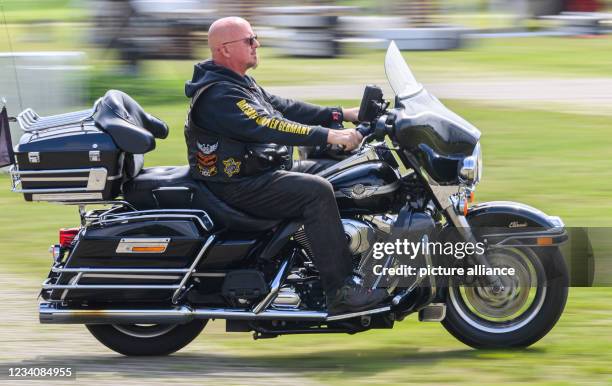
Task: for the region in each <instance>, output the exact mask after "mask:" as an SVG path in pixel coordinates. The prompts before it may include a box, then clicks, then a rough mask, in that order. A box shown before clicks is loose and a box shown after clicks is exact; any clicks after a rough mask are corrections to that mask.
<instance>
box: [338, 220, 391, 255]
mask: <svg viewBox="0 0 612 386" xmlns="http://www.w3.org/2000/svg"><path fill="white" fill-rule="evenodd" d="M364 220H365V221H361V220H353V219H342V226H343V227H344V235H345V236H346V239H347V242H348V246H349V250H350V251H351V254H352V255H359V256H366V255H367V254H368V253H369V252H370V250H371V249H372V247H373V245H374V243H375V242H376V241H380V239H382V238H384V237H386V236H387V235H388V234H389V233H391V226H392V225H393V223H394V222H395V216H389V215H381V216H367V218H365V219H364Z"/></svg>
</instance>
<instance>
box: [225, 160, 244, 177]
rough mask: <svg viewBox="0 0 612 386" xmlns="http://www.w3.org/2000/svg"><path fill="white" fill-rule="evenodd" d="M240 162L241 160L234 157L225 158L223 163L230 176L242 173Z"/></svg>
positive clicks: (226, 172)
mask: <svg viewBox="0 0 612 386" xmlns="http://www.w3.org/2000/svg"><path fill="white" fill-rule="evenodd" d="M240 164H241V162H240V161H236V160H235V159H233V158H228V159H226V160H223V165H224V166H225V167H224V168H223V171H225V174H227V176H228V177H232V176H233V175H234V174H238V173H240Z"/></svg>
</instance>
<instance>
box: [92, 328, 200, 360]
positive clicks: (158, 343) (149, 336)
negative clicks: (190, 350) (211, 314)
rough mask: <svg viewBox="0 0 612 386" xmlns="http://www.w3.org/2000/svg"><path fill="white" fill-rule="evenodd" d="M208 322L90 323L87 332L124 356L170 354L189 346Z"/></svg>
mask: <svg viewBox="0 0 612 386" xmlns="http://www.w3.org/2000/svg"><path fill="white" fill-rule="evenodd" d="M206 322H208V321H207V320H193V321H191V322H189V323H186V324H89V325H87V326H86V327H87V329H88V330H89V332H91V333H92V335H93V336H94V337H95V338H96V339H97V340H98V341H99V342H100V343H102V344H103V345H105V346H106V347H108V348H110V349H111V350H113V351H116V352H118V353H120V354H123V355H128V356H157V355H169V354H172V353H173V352H175V351H178V350H180V349H182V348H183V347H185V346H187V345H188V344H189V343H190V342H191V341H192V340H194V339H195V338H196V337H197V336H198V335H199V334H200V332H202V330H203V329H204V327H205V326H206Z"/></svg>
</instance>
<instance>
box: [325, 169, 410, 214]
mask: <svg viewBox="0 0 612 386" xmlns="http://www.w3.org/2000/svg"><path fill="white" fill-rule="evenodd" d="M328 179H329V182H331V184H332V185H333V187H334V194H335V196H336V200H337V202H338V208H339V209H340V212H342V213H346V214H376V213H385V212H387V211H389V210H390V209H391V207H392V205H393V202H394V201H395V197H396V195H397V193H398V191H399V187H400V181H399V176H398V175H397V173H396V171H395V170H394V169H393V168H392V167H391V166H389V165H387V164H386V163H384V162H367V163H363V164H359V165H356V166H353V167H350V168H348V169H345V170H342V171H340V172H338V173H336V174H334V175H332V176H330V177H328Z"/></svg>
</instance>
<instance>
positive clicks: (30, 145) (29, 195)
mask: <svg viewBox="0 0 612 386" xmlns="http://www.w3.org/2000/svg"><path fill="white" fill-rule="evenodd" d="M92 112H93V110H84V111H79V112H74V113H68V114H62V115H55V116H50V117H40V116H39V115H38V114H36V113H35V112H34V111H33V110H31V109H28V110H25V111H24V112H23V113H21V114H20V115H19V117H18V120H19V123H20V125H21V127H22V129H23V130H24V131H25V133H24V134H23V135H22V136H21V139H20V140H19V144H18V145H17V146H16V147H15V159H16V162H15V165H14V166H13V168H12V170H11V175H12V177H13V190H14V191H15V192H19V193H23V195H24V197H25V199H26V201H59V202H70V201H97V200H100V201H103V200H110V199H112V198H114V197H115V196H117V195H118V194H119V191H120V186H121V177H122V175H121V171H122V166H123V165H122V163H123V158H124V155H123V154H124V153H122V152H121V150H120V149H119V148H118V147H117V146H116V145H115V143H114V142H113V139H112V138H111V136H110V135H109V134H108V133H106V132H104V131H102V130H100V129H99V128H97V127H96V126H95V124H94V122H93V120H91V119H90V117H91V115H92Z"/></svg>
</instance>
